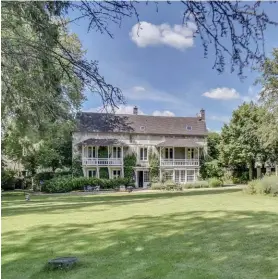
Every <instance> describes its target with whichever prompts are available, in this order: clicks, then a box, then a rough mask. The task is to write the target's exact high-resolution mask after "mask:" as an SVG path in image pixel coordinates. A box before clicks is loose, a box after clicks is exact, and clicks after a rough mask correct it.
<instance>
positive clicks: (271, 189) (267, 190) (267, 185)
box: [245, 176, 278, 196]
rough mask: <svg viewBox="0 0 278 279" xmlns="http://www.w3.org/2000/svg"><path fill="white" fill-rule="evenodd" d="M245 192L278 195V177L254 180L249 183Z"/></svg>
mask: <svg viewBox="0 0 278 279" xmlns="http://www.w3.org/2000/svg"><path fill="white" fill-rule="evenodd" d="M245 192H247V193H249V194H271V195H274V196H277V195H278V177H277V176H264V177H263V178H262V179H256V180H252V181H250V182H249V183H248V186H247V188H246V189H245Z"/></svg>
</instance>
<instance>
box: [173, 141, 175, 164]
mask: <svg viewBox="0 0 278 279" xmlns="http://www.w3.org/2000/svg"><path fill="white" fill-rule="evenodd" d="M174 165H175V147H174V146H173V166H174Z"/></svg>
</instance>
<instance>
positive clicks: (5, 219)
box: [2, 189, 278, 279]
mask: <svg viewBox="0 0 278 279" xmlns="http://www.w3.org/2000/svg"><path fill="white" fill-rule="evenodd" d="M277 231H278V199H277V198H272V197H263V196H250V195H244V194H242V193H241V192H238V191H230V190H223V189H221V190H218V189H217V190H198V191H192V192H188V193H149V194H140V193H131V194H127V193H124V194H110V195H95V196H94V195H88V196H73V195H56V196H32V197H31V201H30V202H25V201H24V195H23V194H20V195H4V196H3V198H2V278H20V279H21V278H22V279H23V278H33V279H41V278H58V279H59V278H69V279H71V278H72V279H73V278H74V279H77V278H80V279H81V278H101V279H103V278H121V279H126V278H130V279H131V278H132V279H136V278H142V279H143V278H144V279H147V278H150V279H151V278H159V279H160V278H167V279H170V278H171V279H172V278H186V279H187V278H188V279H193V278H194V279H196V278H200V279H201V278H202V279H203V278H223V279H224V278H225V279H226V278H235V279H244V278H250V279H253V278H254V279H256V278H260V279H261V278H278V234H277ZM59 256H77V257H78V259H79V261H80V262H79V265H78V266H77V267H76V268H75V269H73V270H70V271H67V272H65V271H46V270H45V269H44V266H45V264H46V263H47V261H48V260H49V259H51V258H54V257H59Z"/></svg>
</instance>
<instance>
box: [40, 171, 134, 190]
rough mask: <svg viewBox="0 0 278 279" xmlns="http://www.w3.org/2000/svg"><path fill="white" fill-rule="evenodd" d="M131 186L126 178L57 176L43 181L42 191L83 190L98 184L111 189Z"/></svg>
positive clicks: (102, 187)
mask: <svg viewBox="0 0 278 279" xmlns="http://www.w3.org/2000/svg"><path fill="white" fill-rule="evenodd" d="M122 185H124V186H132V185H130V183H129V180H128V179H127V178H117V179H100V178H96V177H72V176H71V175H69V176H58V177H54V178H52V179H50V180H48V181H46V182H45V184H44V185H42V191H43V192H47V193H65V192H70V191H77V190H83V189H84V187H85V186H100V188H101V189H113V188H116V187H119V186H122Z"/></svg>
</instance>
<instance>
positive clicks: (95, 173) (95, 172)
mask: <svg viewBox="0 0 278 279" xmlns="http://www.w3.org/2000/svg"><path fill="white" fill-rule="evenodd" d="M90 172H91V173H92V176H90ZM87 176H88V177H97V170H96V169H89V170H87Z"/></svg>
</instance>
